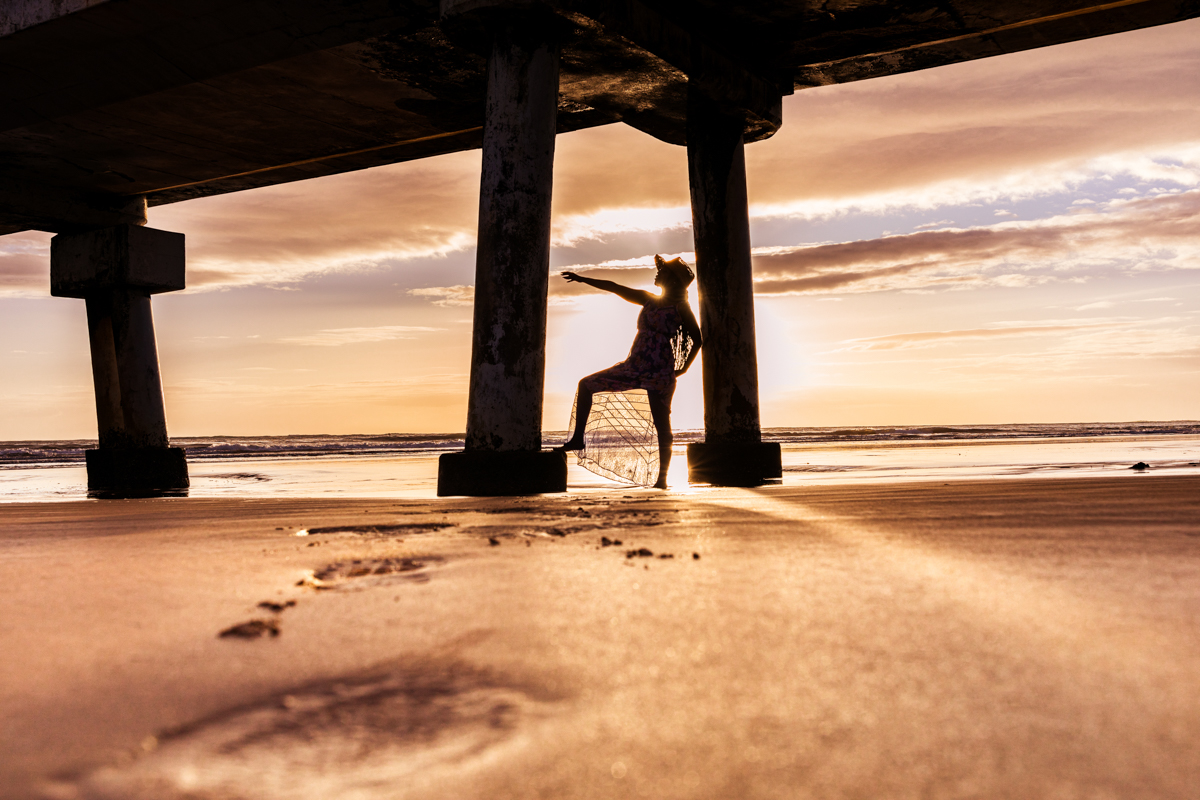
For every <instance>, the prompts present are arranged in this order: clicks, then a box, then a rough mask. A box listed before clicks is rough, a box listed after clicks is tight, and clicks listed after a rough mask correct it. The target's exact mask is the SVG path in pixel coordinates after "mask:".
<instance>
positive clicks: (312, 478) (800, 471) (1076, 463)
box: [0, 421, 1200, 502]
mask: <svg viewBox="0 0 1200 800" xmlns="http://www.w3.org/2000/svg"><path fill="white" fill-rule="evenodd" d="M565 438H566V434H565V433H564V432H554V431H547V432H546V433H545V435H544V440H545V441H546V442H547V443H551V442H558V441H562V440H564V439H565ZM700 438H702V432H700V431H677V432H676V443H675V456H674V463H673V468H672V470H671V475H670V485H671V488H672V490H674V491H703V487H689V485H688V483H687V464H686V455H685V454H684V448H685V447H686V445H687V443H688V442H691V441H696V440H698V439H700ZM763 439H764V440H765V441H770V442H778V443H779V444H780V445H781V447H782V451H783V483H784V484H788V485H805V484H811V485H818V484H828V483H855V482H882V481H911V480H943V481H945V480H963V479H980V478H1015V477H1016V478H1028V477H1058V478H1065V477H1079V476H1094V475H1118V474H1120V475H1126V474H1127V475H1131V476H1132V475H1144V474H1197V475H1200V422H1198V421H1175V422H1126V423H1073V424H1040V425H1028V424H1027V425H953V426H950V425H947V426H878V427H870V428H769V429H766V430H764V431H763ZM172 443H173V444H174V445H175V446H178V447H183V448H184V449H185V450H186V451H187V456H188V462H189V470H190V474H191V481H192V487H191V489H190V490H189V495H190V496H192V497H332V496H343V497H409V498H433V497H436V495H437V457H438V456H439V455H441V454H442V453H448V452H452V451H455V450H460V449H462V446H463V439H462V435H461V434H457V435H454V434H379V435H359V436H257V437H252V436H211V437H199V438H176V439H173V440H172ZM95 446H96V443H95V441H94V440H71V441H67V440H62V441H23V442H0V502H30V501H32V502H39V501H50V500H82V499H86V498H87V497H88V494H87V477H86V471H85V469H84V456H83V452H84V450H85V449H87V448H89V447H95ZM574 460H575V459H574V457H569V467H568V474H567V480H568V486H569V488H570V489H571V490H572V491H612V490H618V489H628V490H631V491H650V490H644V489H640V488H637V487H626V486H625V485H624V484H620V483H617V482H615V481H610V480H606V479H604V478H601V477H599V476H597V475H593V474H592V473H590V472H587V471H586V470H584V469H582V468H581V467H579V466H577V465H576V464H575V463H574ZM1138 462H1144V463H1145V464H1147V465H1148V466H1149V468H1148V469H1146V470H1131V467H1132V466H1133V465H1134V464H1136V463H1138Z"/></svg>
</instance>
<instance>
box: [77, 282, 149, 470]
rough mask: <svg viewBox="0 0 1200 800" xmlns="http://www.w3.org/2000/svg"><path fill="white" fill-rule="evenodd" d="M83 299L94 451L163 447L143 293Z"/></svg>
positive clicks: (146, 299)
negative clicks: (89, 356) (95, 427)
mask: <svg viewBox="0 0 1200 800" xmlns="http://www.w3.org/2000/svg"><path fill="white" fill-rule="evenodd" d="M85 301H86V303H87V314H88V335H89V338H90V339H91V349H92V380H93V382H94V384H95V387H96V419H97V422H98V424H99V428H100V447H101V448H110V449H111V448H125V449H129V448H139V447H167V446H168V441H167V419H166V413H165V411H164V408H163V394H162V380H161V378H160V377H159V372H158V346H157V343H156V342H155V339H154V319H153V317H152V316H151V313H150V295H149V293H147V292H142V291H138V290H137V289H128V288H116V289H109V290H100V291H97V292H95V293H93V294H91V295H89V296H88V297H86V298H85Z"/></svg>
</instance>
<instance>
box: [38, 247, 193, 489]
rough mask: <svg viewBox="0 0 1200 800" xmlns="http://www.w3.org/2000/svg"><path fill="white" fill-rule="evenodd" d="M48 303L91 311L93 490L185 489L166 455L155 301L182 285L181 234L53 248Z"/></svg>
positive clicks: (183, 477) (174, 454)
mask: <svg viewBox="0 0 1200 800" xmlns="http://www.w3.org/2000/svg"><path fill="white" fill-rule="evenodd" d="M50 276H51V281H50V283H51V294H53V295H55V296H56V297H78V298H82V299H83V300H84V302H85V304H86V307H87V316H88V337H89V341H90V345H91V355H92V380H93V383H94V385H95V390H96V421H97V426H98V428H99V440H100V446H99V447H98V448H97V449H95V450H88V451H87V466H88V488H89V489H93V490H97V491H101V492H105V493H108V494H112V495H130V494H144V493H161V492H167V491H176V490H181V489H186V488H187V486H188V475H187V463H186V460H185V458H184V453H183V450H181V449H180V448H177V447H170V446H169V444H170V443H169V440H168V438H167V422H166V413H165V410H164V407H163V393H162V380H161V378H160V376H159V369H158V347H157V345H156V343H155V339H154V320H153V317H152V315H151V311H150V295H151V293H155V292H164V291H174V290H177V289H182V288H183V286H184V241H183V235H182V234H178V233H169V232H167V231H158V230H153V229H151V228H142V227H137V226H133V225H118V226H115V227H112V228H103V229H100V230H93V231H87V232H84V233H77V234H59V235H58V236H56V237H54V239H53V240H52V241H51V268H50Z"/></svg>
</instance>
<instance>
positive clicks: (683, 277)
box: [654, 256, 696, 290]
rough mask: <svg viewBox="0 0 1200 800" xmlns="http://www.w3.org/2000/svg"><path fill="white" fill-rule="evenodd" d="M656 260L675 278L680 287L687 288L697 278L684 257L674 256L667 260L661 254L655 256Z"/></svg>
mask: <svg viewBox="0 0 1200 800" xmlns="http://www.w3.org/2000/svg"><path fill="white" fill-rule="evenodd" d="M654 260H655V262H656V263H657V264H658V265H659V267H660V268H661V269H662V270H663V271H664V272H666V273H667V274H668V275H670V276H671V277H672V278H674V279H675V281H676V283H677V284H678V286H679V288H680V289H683V290H686V289H687V287H688V286H690V285H691V283H692V281H694V280H695V279H696V274H695V273H694V272H692V268H691V267H689V266H688V265H687V262H686V261H684V260H683V259H682V258H672V259H671V260H670V261H667V260H666V259H664V258H662V257H661V256H655V257H654Z"/></svg>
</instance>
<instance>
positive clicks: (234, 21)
mask: <svg viewBox="0 0 1200 800" xmlns="http://www.w3.org/2000/svg"><path fill="white" fill-rule="evenodd" d="M533 5H548V6H549V5H552V6H553V7H554V8H555V9H556V10H558V12H559V13H560V14H561V15H562V16H563V18H564V19H566V20H567V21H568V22H569V23H570V32H569V36H568V37H567V38H566V39H565V40H564V42H563V45H562V61H561V76H560V93H559V101H558V106H559V107H558V119H557V126H558V130H559V131H570V130H576V129H580V128H587V127H591V126H595V125H603V124H608V123H613V122H625V123H627V124H630V125H632V126H634V127H635V128H638V129H640V130H643V131H646V132H647V133H649V134H651V135H653V136H657V137H658V138H660V139H664V140H666V141H670V142H674V143H677V144H683V143H684V142H685V141H686V124H685V121H686V114H687V84H688V81H689V79H690V80H691V81H692V82H694V83H696V84H699V85H700V86H701V87H702V88H704V90H705V91H706V93H708V94H709V95H711V96H714V97H717V98H718V99H720V100H721V101H722V102H723V103H726V104H727V105H729V106H735V107H737V108H739V109H743V110H745V111H747V112H748V119H747V132H746V141H747V142H752V141H754V140H756V139H758V138H762V137H764V136H769V135H770V134H771V133H772V132H773V131H774V129H775V128H776V127H778V124H779V119H778V118H777V114H778V110H777V109H778V105H777V101H778V98H779V96H780V95H782V94H789V93H791V92H793V91H796V90H801V89H804V88H807V87H811V86H819V85H825V84H833V83H842V82H847V81H856V80H863V79H867V78H873V77H877V76H881V75H889V74H894V73H899V72H907V71H912V70H919V69H926V68H929V67H934V66H939V65H942V64H949V63H954V62H958V61H965V60H969V59H975V58H984V57H987V56H993V55H999V54H1002V53H1012V52H1017V51H1021V50H1026V49H1030V48H1034V47H1041V46H1045V45H1050V44H1057V43H1060V42H1067V41H1073V40H1077V39H1083V38H1088V37H1093V36H1101V35H1104V34H1109V33H1116V32H1119V31H1125V30H1131V29H1135V28H1142V27H1147V26H1151V25H1158V24H1163V23H1168V22H1174V21H1178V20H1182V19H1187V18H1190V17H1194V16H1197V15H1200V3H1198V2H1195V0H1118V2H1104V3H1101V2H1096V0H1044V1H1042V2H1018V1H1017V0H996V1H995V2H983V0H940V1H939V0H926V1H920V0H919V1H918V2H907V3H895V2H884V0H861V1H856V2H821V3H817V2H812V1H811V0H756V1H755V2H725V1H724V0H687V1H685V0H622V1H621V2H615V1H612V0H560V2H555V3H553V4H550V3H545V4H536V3H535V4H533ZM439 16H440V9H439V5H438V3H437V2H436V0H337V2H329V0H290V1H289V2H287V3H279V2H272V1H271V0H245V2H239V3H229V2H225V1H224V0H11V2H6V3H3V4H0V233H11V232H15V231H20V230H27V229H37V230H48V231H55V232H60V231H68V230H73V229H78V228H92V227H102V226H107V225H118V224H126V223H130V222H133V220H130V219H129V218H128V215H127V214H125V213H124V212H123V210H122V209H123V208H124V207H125V206H127V205H128V203H127V198H130V197H137V196H143V195H144V196H145V197H146V198H147V200H148V202H149V204H150V205H152V206H154V205H160V204H163V203H172V202H177V201H180V200H187V199H190V198H194V197H202V196H205V195H212V194H220V193H223V192H232V191H238V190H241V189H249V188H253V187H256V186H265V185H270V184H277V183H284V182H288V181H295V180H303V179H305V178H311V177H316V176H319V175H329V174H333V173H339V172H346V171H350V170H356V169H364V168H367V167H372V166H377V165H380V164H388V163H393V162H399V161H408V160H412V159H419V158H425V157H428V156H432V155H437V154H440V153H447V152H454V151H459V150H467V149H473V148H478V147H480V145H481V143H482V135H483V115H484V102H485V97H486V82H487V80H486V56H485V55H484V54H483V53H482V52H481V51H480V50H479V49H478V48H477V47H473V46H472V45H471V41H470V38H471V37H470V36H450V35H448V34H447V31H446V30H445V29H444V28H443V26H442V25H440V23H439Z"/></svg>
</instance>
